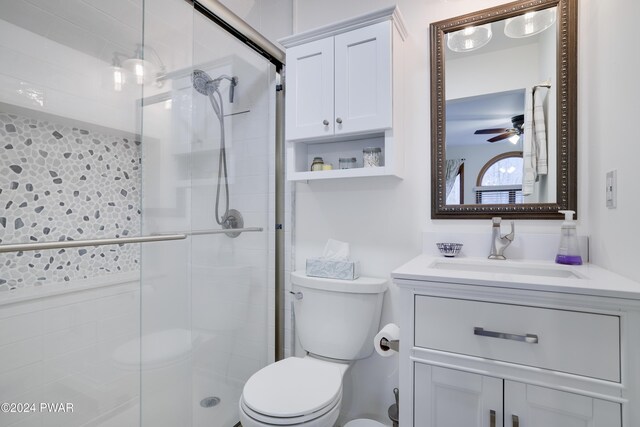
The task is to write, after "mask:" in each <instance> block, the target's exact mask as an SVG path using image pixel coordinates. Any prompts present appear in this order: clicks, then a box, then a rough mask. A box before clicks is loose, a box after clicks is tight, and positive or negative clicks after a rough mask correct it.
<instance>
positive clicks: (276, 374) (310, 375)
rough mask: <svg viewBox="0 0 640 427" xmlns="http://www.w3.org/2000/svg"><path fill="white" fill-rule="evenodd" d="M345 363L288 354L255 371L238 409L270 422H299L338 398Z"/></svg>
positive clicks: (327, 408)
mask: <svg viewBox="0 0 640 427" xmlns="http://www.w3.org/2000/svg"><path fill="white" fill-rule="evenodd" d="M343 373H344V367H343V366H340V365H339V364H336V363H331V362H325V361H322V360H318V359H314V358H312V357H305V358H298V357H290V358H287V359H284V360H280V361H278V362H276V363H273V364H271V365H269V366H267V367H265V368H263V369H261V370H260V371H258V372H256V373H255V374H254V375H253V376H252V377H251V378H249V380H248V381H247V383H246V384H245V386H244V389H243V392H242V398H241V400H240V407H241V409H242V410H243V411H244V412H245V413H246V414H247V415H248V416H250V417H251V418H253V419H255V420H257V421H260V422H263V423H269V424H279V425H290V424H300V423H303V422H307V421H309V420H313V419H316V418H318V417H321V416H322V415H324V414H326V413H327V412H330V411H331V410H332V409H333V408H334V407H335V406H336V405H338V404H339V403H340V402H341V398H342V375H343Z"/></svg>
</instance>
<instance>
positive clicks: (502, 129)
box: [473, 128, 513, 135]
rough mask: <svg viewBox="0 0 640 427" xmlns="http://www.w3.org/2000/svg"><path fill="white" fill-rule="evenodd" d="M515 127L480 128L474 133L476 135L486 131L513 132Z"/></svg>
mask: <svg viewBox="0 0 640 427" xmlns="http://www.w3.org/2000/svg"><path fill="white" fill-rule="evenodd" d="M512 130H513V129H509V128H499V129H478V130H477V131H475V132H474V133H473V134H474V135H482V134H486V133H503V132H511V131H512Z"/></svg>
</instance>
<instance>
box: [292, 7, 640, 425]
mask: <svg viewBox="0 0 640 427" xmlns="http://www.w3.org/2000/svg"><path fill="white" fill-rule="evenodd" d="M393 3H394V2H393V1H392V0H374V1H365V0H358V1H349V2H344V1H338V0H327V1H323V2H315V1H309V0H296V1H295V2H294V31H295V32H300V31H304V30H308V29H310V28H314V27H317V26H321V25H325V24H328V23H331V22H335V21H337V20H341V19H346V18H349V17H351V16H356V15H359V14H362V13H366V12H368V11H371V10H375V9H379V8H382V7H386V6H390V5H392V4H393ZM501 3H504V1H501V0H482V1H471V0H457V1H448V2H443V1H438V2H435V1H429V2H417V1H415V0H399V1H397V4H398V5H399V7H400V9H401V11H402V13H403V15H404V18H405V21H406V24H407V28H408V31H409V33H410V36H409V39H408V40H407V41H406V42H405V46H406V49H407V54H406V56H405V57H406V58H407V60H406V64H405V66H406V69H405V71H404V73H403V75H402V76H401V78H404V80H405V84H406V87H407V88H409V90H408V93H409V94H411V95H410V96H408V97H407V98H406V100H405V105H404V110H405V111H409V112H411V113H410V114H407V115H406V118H405V131H406V139H405V141H404V143H405V148H406V153H407V154H406V158H405V171H406V172H405V177H404V180H403V181H396V180H392V179H380V180H378V179H366V180H358V179H354V180H349V181H347V180H342V181H341V182H312V183H310V184H305V183H299V184H297V185H296V191H297V194H296V199H297V200H296V205H295V222H296V229H295V245H296V246H295V251H296V262H295V264H296V267H297V268H303V266H304V260H305V259H306V258H307V257H309V256H315V255H317V254H318V253H320V251H321V250H322V247H323V245H324V243H325V241H326V239H327V238H330V237H332V238H337V239H341V240H345V241H348V242H350V243H351V246H352V253H353V256H354V258H356V259H359V260H360V261H361V262H362V268H363V273H364V274H366V275H372V276H382V277H388V276H389V273H390V271H392V270H393V269H394V268H396V267H397V266H399V265H400V264H402V263H404V262H405V261H408V260H409V259H410V258H411V257H412V256H414V255H416V254H418V253H420V252H421V235H420V234H421V232H422V231H435V230H437V231H440V232H447V231H449V232H452V233H453V232H464V231H470V232H477V231H483V230H489V227H490V223H489V221H488V220H432V219H430V202H429V201H430V161H429V159H430V155H429V141H430V129H429V117H430V108H429V99H430V94H429V70H430V68H429V26H428V24H429V23H430V22H434V21H439V20H442V19H446V18H450V17H453V16H457V15H461V14H464V13H469V12H472V11H474V10H478V9H482V8H487V7H492V6H496V5H499V4H501ZM605 3H606V4H605ZM579 7H580V25H579V28H580V36H579V45H580V46H582V48H581V49H580V70H579V72H580V77H579V82H580V85H579V105H578V108H579V121H580V126H579V128H580V129H579V141H578V151H579V169H578V174H579V185H578V210H579V219H578V232H579V233H581V234H589V233H590V234H591V235H592V237H593V238H592V260H593V261H594V262H595V263H597V264H599V265H602V266H605V267H609V268H611V269H612V270H614V271H615V272H618V273H621V274H623V275H626V276H628V277H631V278H634V279H636V280H640V273H639V272H638V271H637V270H635V269H634V268H633V263H634V261H635V259H634V258H636V254H637V253H638V251H637V250H634V245H635V243H636V242H635V241H636V240H638V239H637V238H638V237H640V236H638V232H637V230H638V227H637V225H636V224H635V223H634V222H632V218H633V215H634V214H635V212H637V211H638V209H639V208H640V206H639V202H638V200H640V198H639V197H638V196H637V195H636V194H635V193H634V192H633V186H634V183H635V182H637V181H639V180H640V171H639V170H638V168H634V166H633V164H635V163H636V159H637V157H638V150H639V149H638V144H636V143H635V142H633V143H629V142H627V141H628V140H629V138H632V139H634V138H635V137H634V136H633V135H634V132H632V131H631V132H630V130H629V125H631V124H632V123H634V120H635V119H636V118H637V117H638V115H639V114H640V111H639V110H638V109H639V107H638V105H640V104H638V103H637V100H634V99H632V98H631V96H628V95H627V94H638V93H640V89H639V88H638V81H637V79H635V77H634V75H635V73H636V72H637V70H638V69H639V65H640V64H639V59H638V55H636V54H635V53H632V51H631V49H632V48H631V47H629V46H628V45H626V46H625V47H620V48H615V46H617V45H620V41H621V40H635V38H636V34H635V30H633V28H634V25H633V22H632V20H633V19H634V18H637V17H638V16H640V13H630V9H633V10H634V11H638V8H639V6H638V4H637V3H635V2H634V0H617V1H612V2H602V1H598V0H583V1H581V2H580V5H579ZM614 29H615V31H614ZM621 124H622V125H621ZM635 139H636V140H637V138H635ZM630 153H635V154H636V155H635V156H633V155H630ZM616 168H617V169H618V181H619V186H620V188H619V192H618V194H619V205H618V206H619V207H618V209H617V210H615V211H607V210H606V209H605V208H604V173H605V171H606V170H609V169H616ZM590 221H593V224H592V226H590V225H591V224H590ZM559 225H560V223H559V221H531V220H522V221H516V227H517V229H516V233H523V232H532V233H557V232H558V228H559ZM630 232H632V233H634V234H633V235H632V236H633V237H635V239H634V238H633V237H631V238H630V235H629V233H630ZM516 236H517V235H516ZM625 237H626V242H625V240H624V239H625ZM396 294H397V291H396V289H395V287H394V286H391V289H390V291H389V292H388V294H387V296H386V298H385V304H384V309H383V319H382V323H385V322H388V321H394V320H396V319H397V318H398V313H399V310H400V308H399V307H398V300H397V298H396ZM396 370H397V359H395V358H391V359H385V360H382V359H381V358H379V357H377V356H372V357H371V358H369V359H366V360H363V361H359V362H357V363H356V364H355V366H354V368H353V371H352V373H351V376H350V378H351V380H349V381H347V385H346V388H345V402H344V403H345V404H344V409H345V412H346V414H347V415H348V416H364V415H372V416H374V417H376V418H378V419H380V420H386V408H387V407H388V405H390V404H391V403H392V394H391V390H392V388H393V387H394V386H395V385H397V372H396ZM402 392H405V393H408V392H410V391H408V390H401V393H402Z"/></svg>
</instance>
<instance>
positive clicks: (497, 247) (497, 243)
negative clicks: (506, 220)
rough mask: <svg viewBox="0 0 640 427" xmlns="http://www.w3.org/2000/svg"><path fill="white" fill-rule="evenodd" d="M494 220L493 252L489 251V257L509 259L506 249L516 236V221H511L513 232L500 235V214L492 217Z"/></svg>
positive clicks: (492, 233)
mask: <svg viewBox="0 0 640 427" xmlns="http://www.w3.org/2000/svg"><path fill="white" fill-rule="evenodd" d="M491 220H492V221H493V227H492V232H491V252H490V253H489V259H507V258H505V256H504V250H505V249H507V247H508V246H509V245H510V244H511V242H513V238H514V237H515V231H514V222H513V221H511V233H509V234H506V235H504V236H501V235H500V222H501V221H502V218H500V217H499V216H497V217H494V218H492V219H491Z"/></svg>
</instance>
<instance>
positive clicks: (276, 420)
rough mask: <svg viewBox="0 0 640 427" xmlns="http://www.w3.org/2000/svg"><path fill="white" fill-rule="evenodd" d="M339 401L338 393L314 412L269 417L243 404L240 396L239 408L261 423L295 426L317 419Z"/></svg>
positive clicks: (337, 404) (340, 398)
mask: <svg viewBox="0 0 640 427" xmlns="http://www.w3.org/2000/svg"><path fill="white" fill-rule="evenodd" d="M341 402H342V395H341V394H340V395H338V396H337V397H336V399H335V400H333V401H332V402H331V403H329V404H328V405H327V406H325V407H324V408H322V409H320V410H318V411H316V412H312V413H310V414H306V415H300V416H297V417H270V416H266V415H263V414H260V413H258V412H256V411H254V410H252V409H251V408H249V407H248V406H247V405H246V404H245V402H244V400H243V399H242V398H241V399H240V409H241V411H242V412H243V413H244V415H246V416H248V417H250V418H251V419H253V420H254V421H257V422H259V423H262V424H263V425H277V426H288V425H296V426H297V425H300V424H303V423H305V424H306V423H310V422H313V421H314V420H317V419H318V418H321V417H323V416H325V415H326V414H328V413H330V412H331V411H333V410H334V409H335V408H336V407H338V408H339V407H340V404H341Z"/></svg>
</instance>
